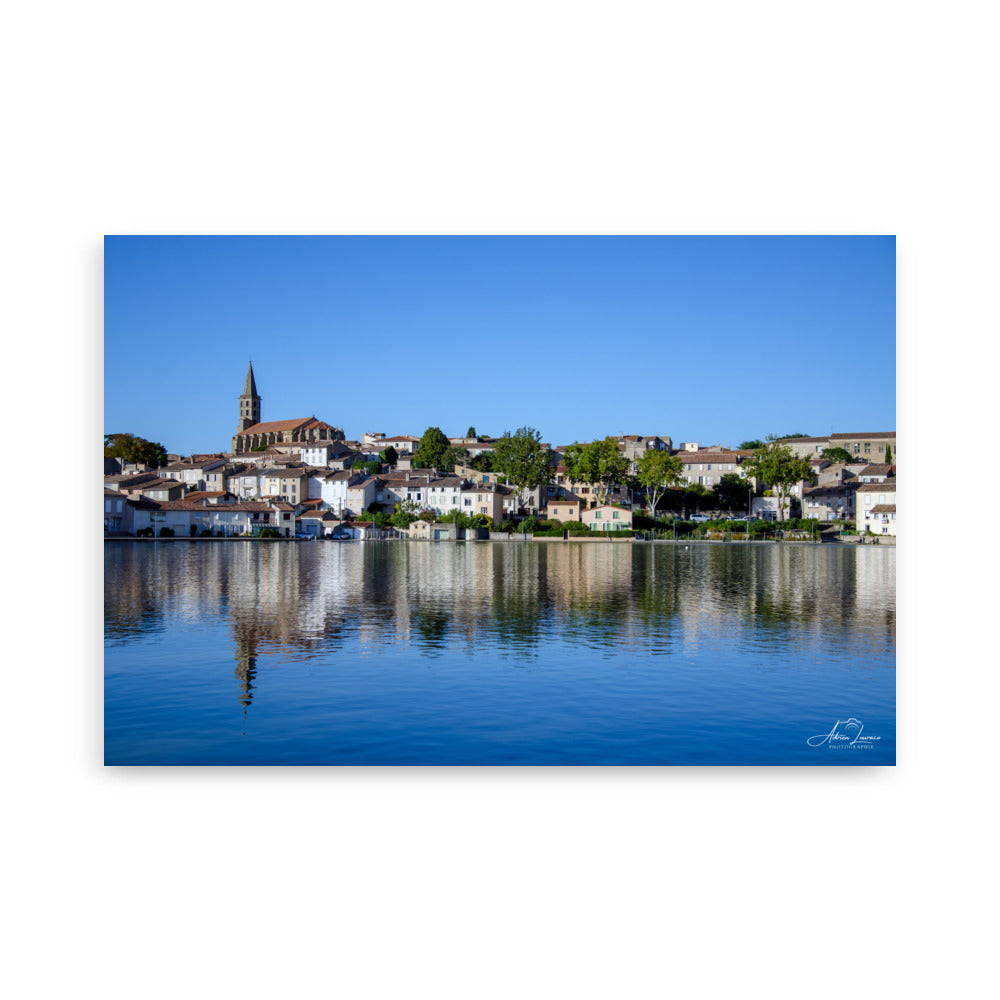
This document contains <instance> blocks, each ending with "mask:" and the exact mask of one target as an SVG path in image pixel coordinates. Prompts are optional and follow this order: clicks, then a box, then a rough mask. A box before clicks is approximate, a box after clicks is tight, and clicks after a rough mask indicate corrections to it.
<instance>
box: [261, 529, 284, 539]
mask: <svg viewBox="0 0 1000 1000" xmlns="http://www.w3.org/2000/svg"><path fill="white" fill-rule="evenodd" d="M257 537H258V538H280V537H281V534H280V533H279V532H278V529H277V528H261V529H260V531H258V532H257Z"/></svg>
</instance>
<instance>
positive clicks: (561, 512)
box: [546, 493, 581, 521]
mask: <svg viewBox="0 0 1000 1000" xmlns="http://www.w3.org/2000/svg"><path fill="white" fill-rule="evenodd" d="M580 513H581V501H580V498H579V497H578V496H574V495H573V494H572V493H566V494H564V495H563V496H561V497H557V498H555V499H553V500H549V502H548V505H547V507H546V515H547V516H548V517H549V518H553V519H555V520H557V521H579V520H580Z"/></svg>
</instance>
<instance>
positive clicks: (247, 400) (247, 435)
mask: <svg viewBox="0 0 1000 1000" xmlns="http://www.w3.org/2000/svg"><path fill="white" fill-rule="evenodd" d="M343 440H344V432H343V430H342V429H341V428H340V427H331V426H330V425H329V424H326V423H324V422H323V421H322V420H317V419H316V417H314V416H313V417H300V418H298V419H293V420H269V421H267V422H266V423H261V419H260V396H259V395H258V393H257V383H256V381H255V380H254V377H253V363H252V362H251V363H250V364H249V365H248V366H247V379H246V383H245V385H244V386H243V395H242V396H240V419H239V423H238V424H237V426H236V435H235V436H234V437H233V454H234V455H238V454H242V453H245V452H248V451H264V450H265V449H267V448H270V447H272V446H273V445H282V444H298V443H304V442H313V441H343Z"/></svg>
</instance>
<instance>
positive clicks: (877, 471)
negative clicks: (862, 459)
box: [858, 463, 896, 476]
mask: <svg viewBox="0 0 1000 1000" xmlns="http://www.w3.org/2000/svg"><path fill="white" fill-rule="evenodd" d="M895 468H896V466H894V465H886V464H885V463H882V464H881V465H877V464H876V465H866V466H865V467H864V468H863V469H862V470H861V471H860V472H859V473H858V475H859V476H891V475H892V471H893V469H895Z"/></svg>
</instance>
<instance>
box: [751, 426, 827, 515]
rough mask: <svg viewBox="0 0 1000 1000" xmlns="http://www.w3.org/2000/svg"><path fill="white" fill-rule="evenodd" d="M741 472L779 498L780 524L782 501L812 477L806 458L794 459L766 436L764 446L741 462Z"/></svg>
mask: <svg viewBox="0 0 1000 1000" xmlns="http://www.w3.org/2000/svg"><path fill="white" fill-rule="evenodd" d="M743 471H744V472H745V473H746V474H747V475H748V476H753V478H754V479H759V480H760V481H761V482H762V483H763V484H764V485H765V486H767V487H769V488H770V489H771V490H773V491H774V495H775V496H776V497H777V498H778V520H779V521H783V520H784V517H785V498H786V497H787V496H788V493H789V492H790V490H791V489H792V487H793V486H794V485H795V484H796V483H798V482H800V481H801V480H803V479H811V478H812V466H810V464H809V461H808V459H805V458H796V456H795V454H794V453H793V452H792V449H791V448H789V447H788V445H784V444H782V443H781V441H780V439H779V438H776V437H774V436H773V435H768V438H767V443H766V444H764V445H762V446H761V447H760V448H758V449H757V450H756V451H755V452H754V453H753V456H752V457H751V458H748V459H747V460H746V461H745V462H744V463H743Z"/></svg>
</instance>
